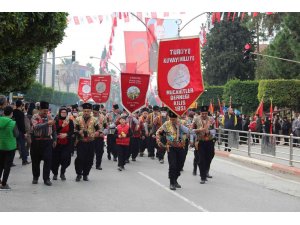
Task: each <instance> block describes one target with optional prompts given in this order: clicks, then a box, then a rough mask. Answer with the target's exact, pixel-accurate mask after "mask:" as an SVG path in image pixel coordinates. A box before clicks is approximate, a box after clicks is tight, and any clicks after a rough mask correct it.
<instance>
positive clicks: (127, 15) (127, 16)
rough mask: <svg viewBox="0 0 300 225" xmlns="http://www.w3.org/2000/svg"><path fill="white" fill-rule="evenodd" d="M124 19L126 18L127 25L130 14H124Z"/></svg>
mask: <svg viewBox="0 0 300 225" xmlns="http://www.w3.org/2000/svg"><path fill="white" fill-rule="evenodd" d="M123 17H124V21H125V22H126V23H128V22H129V14H128V12H124V13H123Z"/></svg>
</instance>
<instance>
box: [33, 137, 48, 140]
mask: <svg viewBox="0 0 300 225" xmlns="http://www.w3.org/2000/svg"><path fill="white" fill-rule="evenodd" d="M33 139H34V140H37V141H41V140H48V141H49V140H52V138H51V137H33Z"/></svg>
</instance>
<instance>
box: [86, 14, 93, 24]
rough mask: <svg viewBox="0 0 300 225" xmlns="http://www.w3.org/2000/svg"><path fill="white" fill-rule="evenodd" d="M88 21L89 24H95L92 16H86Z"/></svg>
mask: <svg viewBox="0 0 300 225" xmlns="http://www.w3.org/2000/svg"><path fill="white" fill-rule="evenodd" d="M86 20H87V22H88V23H89V24H90V23H93V22H94V21H93V19H92V17H91V16H86Z"/></svg>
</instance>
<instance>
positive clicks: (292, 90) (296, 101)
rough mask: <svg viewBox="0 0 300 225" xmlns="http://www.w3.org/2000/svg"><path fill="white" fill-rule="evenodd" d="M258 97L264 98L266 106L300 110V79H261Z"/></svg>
mask: <svg viewBox="0 0 300 225" xmlns="http://www.w3.org/2000/svg"><path fill="white" fill-rule="evenodd" d="M257 97H258V99H259V100H260V99H262V98H264V103H265V106H266V107H268V106H269V105H270V98H272V99H273V106H278V107H288V108H292V109H293V110H296V111H299V110H300V80H281V79H280V80H261V81H260V82H259V87H258V94H257Z"/></svg>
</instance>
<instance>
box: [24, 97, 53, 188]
mask: <svg viewBox="0 0 300 225" xmlns="http://www.w3.org/2000/svg"><path fill="white" fill-rule="evenodd" d="M48 112H49V103H48V102H44V101H41V102H40V109H39V113H37V114H34V115H33V116H32V118H31V122H32V127H33V136H32V143H31V148H30V155H31V161H32V174H33V181H32V183H33V184H37V183H38V179H39V176H40V163H41V160H44V166H43V180H44V184H45V185H47V186H51V185H52V183H51V181H50V170H51V161H52V151H53V148H54V147H55V146H56V140H57V135H56V129H55V121H54V120H53V119H52V118H51V115H50V114H48Z"/></svg>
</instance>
